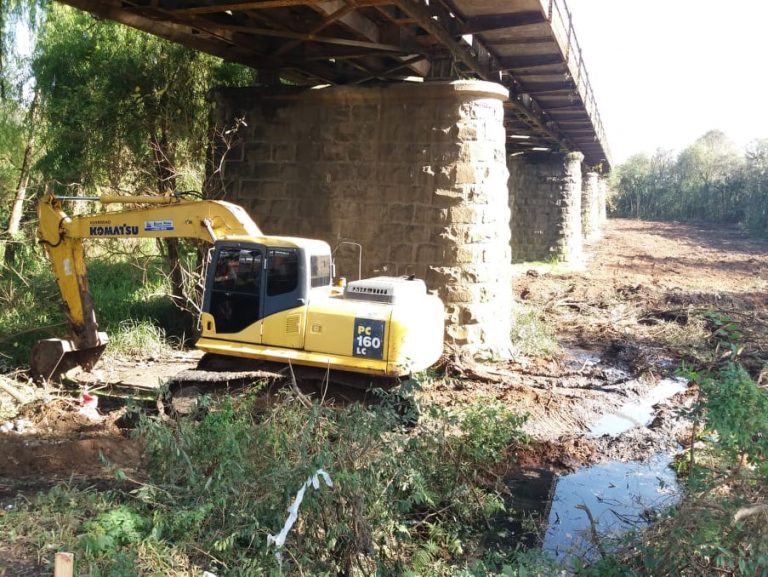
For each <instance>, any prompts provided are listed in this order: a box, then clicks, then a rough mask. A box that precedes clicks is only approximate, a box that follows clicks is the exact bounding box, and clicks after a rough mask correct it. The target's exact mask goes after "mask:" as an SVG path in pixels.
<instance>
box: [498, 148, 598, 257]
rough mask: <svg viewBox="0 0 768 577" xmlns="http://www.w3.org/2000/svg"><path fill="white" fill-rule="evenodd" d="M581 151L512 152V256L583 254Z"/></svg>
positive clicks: (510, 180)
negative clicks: (517, 153)
mask: <svg viewBox="0 0 768 577" xmlns="http://www.w3.org/2000/svg"><path fill="white" fill-rule="evenodd" d="M583 160H584V156H583V155H582V154H581V153H580V152H571V153H528V154H521V155H517V156H512V157H510V158H509V161H508V167H509V173H510V178H509V201H510V209H511V211H512V218H511V221H510V226H511V229H512V259H513V261H514V262H524V261H549V260H553V259H554V260H558V261H564V262H579V261H580V260H581V257H582V246H583V242H582V241H583V239H582V232H581V188H582V178H581V163H582V161H583Z"/></svg>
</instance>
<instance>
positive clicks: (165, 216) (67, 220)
mask: <svg viewBox="0 0 768 577" xmlns="http://www.w3.org/2000/svg"><path fill="white" fill-rule="evenodd" d="M62 200H67V199H65V198H61V197H56V196H53V195H47V196H46V197H45V198H43V199H42V200H41V201H40V203H39V205H38V216H39V225H38V237H39V241H40V243H41V244H42V245H43V246H44V247H45V250H46V253H47V254H48V258H49V260H50V262H51V265H52V267H53V270H54V274H55V276H56V282H57V283H58V285H59V289H60V291H61V295H62V298H63V301H64V307H65V310H66V314H67V318H68V320H69V323H70V326H71V329H72V338H71V339H45V340H42V341H39V342H38V343H37V344H36V345H35V346H34V347H33V349H32V358H31V362H30V369H31V373H32V376H33V378H35V379H37V380H46V379H51V378H56V377H58V375H61V374H63V373H65V372H66V371H68V370H69V369H71V368H74V367H75V366H82V367H83V368H85V369H86V370H90V369H91V368H92V367H93V366H94V365H95V364H96V362H97V361H98V359H99V357H100V356H101V354H102V352H103V351H104V348H105V346H106V344H107V340H108V339H107V335H106V334H105V333H103V332H100V331H99V330H98V324H97V322H96V316H95V314H94V310H93V303H92V301H91V293H90V288H89V286H88V277H87V275H86V267H85V255H84V250H83V239H85V238H100V239H105V238H121V239H126V238H196V239H201V240H204V241H207V242H211V243H213V242H215V241H216V240H220V239H227V238H238V237H242V238H248V239H252V238H258V237H261V236H262V232H261V230H260V229H259V227H258V226H257V225H256V224H255V223H254V222H253V220H252V219H251V218H250V217H249V216H248V214H247V213H246V212H245V210H243V209H242V208H241V207H239V206H237V205H235V204H231V203H228V202H223V201H212V200H196V201H179V200H178V199H177V198H175V197H152V196H138V197H135V196H134V197H100V198H97V199H88V200H98V201H99V202H101V204H113V203H133V204H142V205H144V206H141V207H138V208H132V209H127V210H118V211H107V212H101V213H98V214H90V215H83V216H75V217H70V216H69V215H67V214H66V213H65V212H64V211H63V209H62V206H61V203H62Z"/></svg>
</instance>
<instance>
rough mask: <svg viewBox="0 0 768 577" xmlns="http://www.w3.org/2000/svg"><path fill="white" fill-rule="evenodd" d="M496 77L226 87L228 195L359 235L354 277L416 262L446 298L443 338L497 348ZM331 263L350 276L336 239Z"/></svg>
mask: <svg viewBox="0 0 768 577" xmlns="http://www.w3.org/2000/svg"><path fill="white" fill-rule="evenodd" d="M506 98H507V91H506V89H504V88H503V87H501V86H499V85H496V84H491V83H486V82H479V81H459V82H452V83H425V84H401V85H391V86H386V87H377V88H361V87H332V88H323V89H317V90H306V89H299V88H297V87H286V88H283V89H282V92H280V93H276V92H275V91H274V89H273V90H272V91H270V92H264V91H262V90H259V89H254V88H249V89H235V90H232V89H227V90H222V91H219V92H218V93H217V94H216V101H217V109H216V113H215V121H216V123H217V124H218V125H219V126H223V127H226V126H229V125H231V124H232V122H233V119H234V118H244V119H245V122H246V123H247V127H244V128H243V129H242V130H241V132H240V133H239V134H238V136H237V140H238V144H237V146H236V147H234V148H233V149H231V150H230V151H229V154H228V155H227V157H226V159H225V162H224V171H223V172H224V175H223V176H224V179H225V182H226V186H225V189H226V191H227V198H228V199H229V200H232V201H234V202H237V203H239V204H242V205H243V206H245V207H246V208H247V209H248V210H249V211H250V212H251V213H252V214H253V216H254V219H255V220H256V222H257V223H258V224H259V225H260V226H261V227H262V229H263V230H264V231H265V232H266V233H271V234H284V235H296V236H304V237H310V238H321V239H325V240H327V241H328V242H329V243H330V244H331V246H332V247H333V246H335V245H337V244H338V243H340V242H341V241H351V242H356V243H360V244H361V245H362V247H363V276H371V275H404V274H416V275H417V276H419V277H421V278H425V279H426V281H427V284H428V286H429V287H430V288H431V289H435V290H437V291H438V293H439V294H440V296H441V297H442V299H443V302H444V303H445V305H446V309H447V318H446V321H447V322H446V337H447V340H448V341H449V342H453V343H455V344H457V345H460V346H461V347H463V348H464V349H465V350H467V351H469V352H480V351H484V352H492V353H495V354H506V353H507V351H508V350H509V348H510V347H509V344H510V343H509V338H510V336H509V335H510V329H511V319H510V309H511V287H510V285H511V265H510V262H511V259H510V252H509V235H510V232H509V206H508V200H507V197H508V190H507V177H508V173H507V166H506V161H505V156H506V153H505V130H504V124H503V118H504V110H503V105H502V103H503V101H504V100H505V99H506ZM336 260H337V268H338V271H339V274H344V275H346V276H347V277H350V278H352V279H354V278H356V277H357V251H356V250H354V249H350V247H349V246H348V245H341V246H340V248H339V249H338V251H337V252H336Z"/></svg>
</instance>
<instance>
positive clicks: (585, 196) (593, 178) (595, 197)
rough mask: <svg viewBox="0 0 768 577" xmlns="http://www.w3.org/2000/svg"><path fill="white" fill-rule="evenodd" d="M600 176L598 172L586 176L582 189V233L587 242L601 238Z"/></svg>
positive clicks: (588, 173)
mask: <svg viewBox="0 0 768 577" xmlns="http://www.w3.org/2000/svg"><path fill="white" fill-rule="evenodd" d="M602 224H603V223H602V220H601V217H600V176H599V175H598V174H597V173H596V172H587V173H586V174H585V175H584V179H583V184H582V189H581V232H582V235H583V237H584V240H585V241H593V240H596V239H598V238H600V234H601V232H602Z"/></svg>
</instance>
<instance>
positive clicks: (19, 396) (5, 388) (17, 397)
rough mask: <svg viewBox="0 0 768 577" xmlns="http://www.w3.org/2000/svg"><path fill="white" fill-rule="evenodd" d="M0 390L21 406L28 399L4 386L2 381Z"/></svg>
mask: <svg viewBox="0 0 768 577" xmlns="http://www.w3.org/2000/svg"><path fill="white" fill-rule="evenodd" d="M0 390H2V391H3V392H5V393H7V394H9V395H10V396H12V397H13V398H14V399H16V400H17V401H18V402H19V403H21V404H22V405H23V404H25V403H26V402H27V401H28V400H29V399H27V397H26V396H24V395H22V394H21V393H20V392H19V391H17V390H16V389H14V388H13V387H11V386H10V385H7V384H5V383H4V382H3V381H2V380H0Z"/></svg>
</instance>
